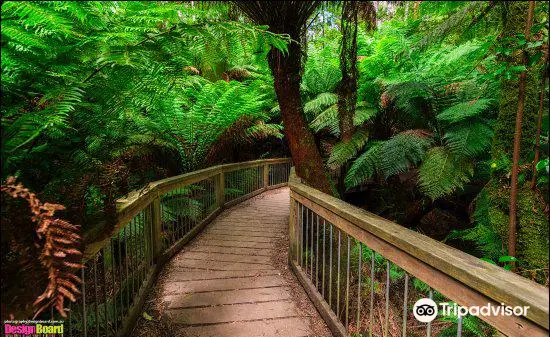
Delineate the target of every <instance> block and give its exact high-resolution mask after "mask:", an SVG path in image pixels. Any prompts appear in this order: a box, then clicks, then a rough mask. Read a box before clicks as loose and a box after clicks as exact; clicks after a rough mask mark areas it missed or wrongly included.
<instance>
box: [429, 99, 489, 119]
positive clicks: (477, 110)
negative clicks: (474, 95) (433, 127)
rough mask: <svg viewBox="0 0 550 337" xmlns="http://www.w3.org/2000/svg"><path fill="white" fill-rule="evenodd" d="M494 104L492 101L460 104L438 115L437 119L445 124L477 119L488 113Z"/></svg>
mask: <svg viewBox="0 0 550 337" xmlns="http://www.w3.org/2000/svg"><path fill="white" fill-rule="evenodd" d="M492 102H493V100H491V99H478V100H474V101H470V102H463V103H459V104H456V105H454V106H452V107H450V108H448V109H446V110H445V111H443V112H442V113H440V114H439V115H437V119H438V120H440V121H444V122H449V123H456V122H460V121H463V120H466V119H468V118H472V117H477V116H479V115H480V114H481V113H482V112H484V111H486V110H487V109H488V108H489V107H490V106H491V103H492Z"/></svg>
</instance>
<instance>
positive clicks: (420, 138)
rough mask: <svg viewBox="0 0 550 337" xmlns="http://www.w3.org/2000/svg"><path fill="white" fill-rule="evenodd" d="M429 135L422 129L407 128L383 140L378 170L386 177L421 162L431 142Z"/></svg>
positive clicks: (404, 170)
mask: <svg viewBox="0 0 550 337" xmlns="http://www.w3.org/2000/svg"><path fill="white" fill-rule="evenodd" d="M429 136H430V133H426V132H425V131H424V130H409V131H405V132H401V133H399V134H397V135H395V136H393V137H392V138H390V139H389V140H387V141H385V142H384V143H383V144H382V146H381V147H380V152H379V154H380V158H379V160H380V163H379V165H380V171H381V172H382V173H383V174H384V176H385V177H386V178H388V177H389V176H392V175H394V174H398V173H403V172H406V171H408V170H409V169H410V168H411V167H413V166H416V165H418V164H419V163H421V162H422V160H423V159H424V155H425V152H426V150H427V149H428V147H429V146H430V145H431V143H432V139H431V137H429Z"/></svg>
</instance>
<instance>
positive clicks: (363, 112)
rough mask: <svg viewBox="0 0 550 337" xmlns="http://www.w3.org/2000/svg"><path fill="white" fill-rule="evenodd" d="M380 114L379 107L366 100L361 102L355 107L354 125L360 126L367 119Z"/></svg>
mask: <svg viewBox="0 0 550 337" xmlns="http://www.w3.org/2000/svg"><path fill="white" fill-rule="evenodd" d="M377 114H378V109H377V108H375V107H373V106H371V105H370V104H368V103H366V102H360V103H358V104H357V107H356V109H355V115H354V116H353V125H355V126H359V125H362V124H363V123H365V122H366V121H369V120H371V119H372V118H374V117H375V116H376V115H377Z"/></svg>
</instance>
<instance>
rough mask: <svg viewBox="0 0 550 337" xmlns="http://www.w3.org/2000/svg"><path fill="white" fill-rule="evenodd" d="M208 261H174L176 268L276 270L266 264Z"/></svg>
mask: <svg viewBox="0 0 550 337" xmlns="http://www.w3.org/2000/svg"><path fill="white" fill-rule="evenodd" d="M207 262H208V261H203V260H191V259H188V260H179V261H174V266H176V267H178V266H179V267H186V268H195V269H204V270H273V269H274V268H273V267H272V266H270V265H265V264H253V263H242V262H223V263H212V261H210V263H207Z"/></svg>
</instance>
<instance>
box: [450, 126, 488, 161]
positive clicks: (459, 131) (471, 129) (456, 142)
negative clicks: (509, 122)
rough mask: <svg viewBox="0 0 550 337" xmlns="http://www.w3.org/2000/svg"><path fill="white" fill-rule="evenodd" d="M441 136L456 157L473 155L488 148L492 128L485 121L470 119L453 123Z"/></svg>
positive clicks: (481, 152)
mask: <svg viewBox="0 0 550 337" xmlns="http://www.w3.org/2000/svg"><path fill="white" fill-rule="evenodd" d="M443 138H444V139H445V141H446V146H447V147H448V148H449V150H450V151H451V152H452V153H453V155H455V156H456V157H459V158H460V157H475V156H478V155H480V154H483V153H484V152H485V151H486V150H487V149H488V148H489V146H490V145H491V140H492V139H493V130H492V128H491V127H490V126H489V125H487V124H486V123H483V122H479V121H470V122H464V123H460V124H459V125H453V128H450V129H449V131H447V133H445V135H444V136H443Z"/></svg>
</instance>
